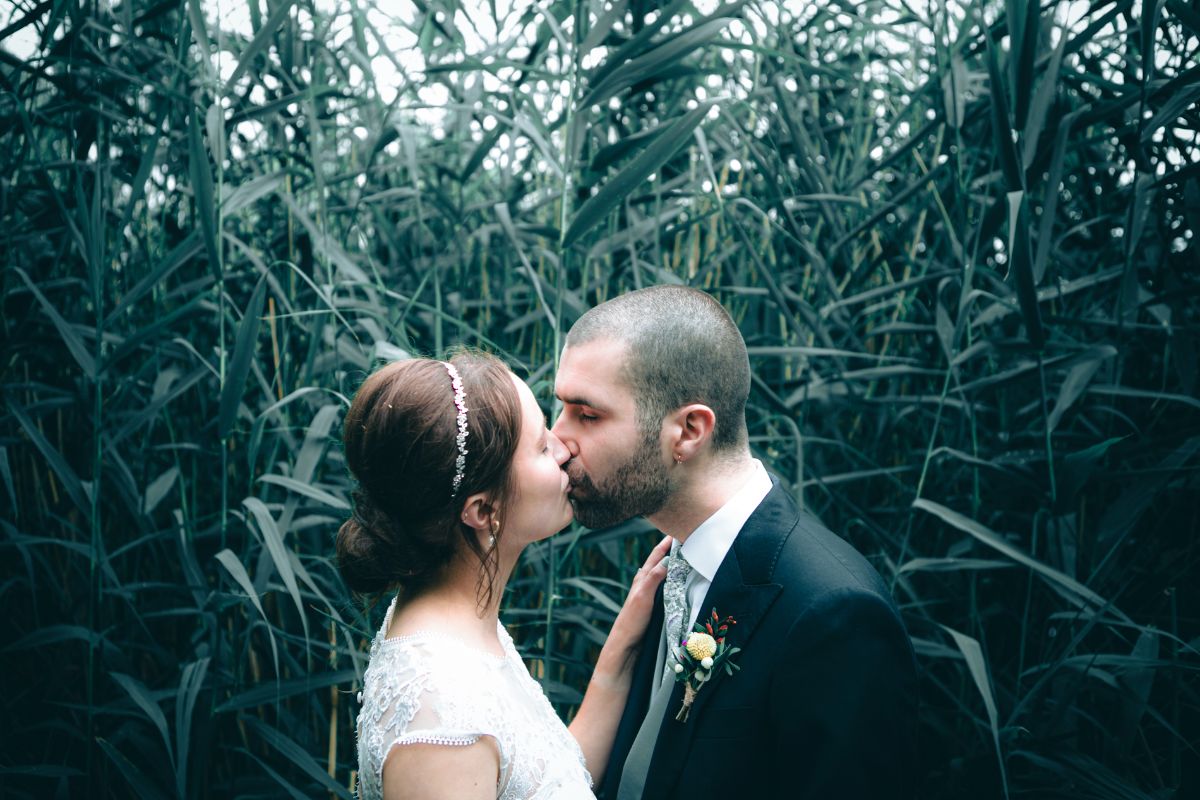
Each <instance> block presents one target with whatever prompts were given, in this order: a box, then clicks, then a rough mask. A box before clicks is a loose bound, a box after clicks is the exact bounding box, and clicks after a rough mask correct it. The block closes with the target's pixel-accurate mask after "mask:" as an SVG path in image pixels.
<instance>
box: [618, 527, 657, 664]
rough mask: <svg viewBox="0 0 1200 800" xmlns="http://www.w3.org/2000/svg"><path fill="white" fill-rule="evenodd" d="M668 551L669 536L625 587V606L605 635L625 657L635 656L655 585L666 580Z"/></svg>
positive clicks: (655, 588)
mask: <svg viewBox="0 0 1200 800" xmlns="http://www.w3.org/2000/svg"><path fill="white" fill-rule="evenodd" d="M670 551H671V537H670V536H664V537H663V540H662V541H661V542H659V543H658V544H657V545H655V546H654V549H653V550H651V551H650V555H649V557H647V558H646V562H645V563H644V564H642V567H641V569H639V570H638V571H637V574H636V575H634V576H633V583H632V584H630V586H629V594H628V595H626V597H625V605H623V606H622V607H621V613H619V614H617V619H616V620H615V621H614V622H613V626H612V630H611V631H610V632H609V634H608V642H607V643H606V648H607V646H608V645H613V646H615V647H617V648H618V649H619V651H622V652H624V653H626V654H629V655H632V654H635V653H636V652H637V651H638V649H639V647H640V646H641V643H642V638H643V637H644V636H645V634H646V626H647V625H648V624H649V622H650V614H651V612H652V611H653V610H654V595H655V592H657V591H658V585H659V584H660V583H662V582H663V579H664V578H666V577H667V562H666V559H667V554H668V553H669V552H670Z"/></svg>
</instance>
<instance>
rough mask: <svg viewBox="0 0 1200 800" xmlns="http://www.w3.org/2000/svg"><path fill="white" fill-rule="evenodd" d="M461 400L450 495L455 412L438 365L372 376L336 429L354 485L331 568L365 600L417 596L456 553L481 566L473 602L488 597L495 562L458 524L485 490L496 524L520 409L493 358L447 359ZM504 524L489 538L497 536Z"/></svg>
mask: <svg viewBox="0 0 1200 800" xmlns="http://www.w3.org/2000/svg"><path fill="white" fill-rule="evenodd" d="M450 363H452V364H453V365H454V367H455V369H457V371H458V373H459V375H460V376H461V377H462V382H463V389H464V391H465V394H466V406H467V409H468V411H467V428H468V431H469V435H468V436H467V439H466V449H467V457H466V464H465V466H464V469H463V478H462V483H461V485H460V486H459V489H458V491H457V492H454V490H453V483H454V475H455V459H456V458H457V457H458V445H457V443H456V441H455V437H456V435H457V434H458V429H457V426H456V421H457V415H458V410H457V408H455V405H454V389H453V387H452V386H451V378H450V375H449V374H448V371H447V370H446V366H445V364H444V363H442V362H440V361H434V360H432V359H427V358H413V359H408V360H405V361H397V362H394V363H391V364H388V365H386V366H384V367H381V368H379V369H378V370H376V371H375V372H374V373H372V374H371V375H370V376H369V377H368V378H367V379H366V381H364V382H363V384H362V386H361V387H359V389H358V392H357V394H355V396H354V402H353V403H351V405H350V410H349V411H348V412H347V413H346V421H345V425H344V427H343V431H342V441H343V444H344V446H345V455H346V464H347V466H348V467H349V468H350V472H351V474H353V476H354V478H355V480H356V481H357V482H358V486H357V488H356V489H355V491H354V513H353V516H351V517H350V519H348V520H346V522H345V523H343V524H342V527H341V529H340V530H339V531H338V535H337V560H338V569H339V570H340V571H341V573H342V578H343V579H344V580H345V582H346V585H347V586H348V587H349V588H350V589H351V590H352V591H355V592H358V593H360V594H365V595H371V594H377V593H379V592H383V591H386V590H389V589H396V588H400V589H403V590H405V591H412V590H418V589H420V588H422V587H424V586H427V585H429V584H430V583H431V582H433V581H434V580H436V578H437V576H438V575H439V574H440V573H441V571H442V569H443V568H444V567H445V566H446V565H447V564H448V563H449V562H450V559H451V558H452V557H453V556H454V553H455V552H456V551H457V550H458V549H459V548H460V547H466V548H467V549H468V550H469V551H470V552H472V553H474V554H475V556H476V557H477V558H478V559H479V563H480V583H479V594H480V603H481V604H488V603H490V602H491V601H492V599H493V594H494V586H493V584H494V581H495V576H496V567H497V556H496V546H495V544H494V543H493V544H492V545H491V546H489V547H484V546H483V545H481V544H480V542H479V537H478V536H477V535H476V533H475V531H474V530H472V529H471V528H470V527H468V526H467V525H466V524H464V523H463V521H462V519H461V517H460V512H461V511H462V506H463V501H464V500H465V499H466V498H467V497H469V496H470V495H472V494H475V493H477V492H485V493H487V494H488V495H489V497H490V498H491V502H492V505H493V507H494V508H495V509H497V514H498V516H499V517H500V518H501V519H503V517H504V514H503V509H504V507H505V505H506V500H507V499H508V498H509V497H510V496H511V495H512V460H513V454H514V453H515V452H516V448H517V441H518V439H519V438H520V431H521V405H520V399H519V397H518V395H517V390H516V387H515V386H514V385H513V382H512V378H511V377H510V375H511V373H510V372H509V370H508V368H507V367H505V366H504V364H503V363H502V362H501V361H499V360H498V359H496V358H495V357H493V356H490V355H487V354H485V353H478V352H460V353H458V354H457V355H455V356H454V357H453V358H451V360H450ZM502 533H503V528H501V529H500V530H499V531H497V532H496V539H497V540H499V537H500V536H501V535H502Z"/></svg>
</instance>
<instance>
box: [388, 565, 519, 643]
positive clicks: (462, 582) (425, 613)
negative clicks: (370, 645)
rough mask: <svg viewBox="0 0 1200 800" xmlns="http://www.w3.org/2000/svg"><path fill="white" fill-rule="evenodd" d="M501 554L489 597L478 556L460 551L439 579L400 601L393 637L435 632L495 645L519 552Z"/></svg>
mask: <svg viewBox="0 0 1200 800" xmlns="http://www.w3.org/2000/svg"><path fill="white" fill-rule="evenodd" d="M499 555H500V558H499V563H498V564H497V568H496V575H495V579H494V580H493V581H492V582H491V593H490V595H489V592H488V579H487V574H486V573H485V572H484V571H483V569H482V567H481V566H480V563H479V557H478V556H476V555H475V554H474V553H470V552H466V553H462V552H460V553H459V554H457V555H456V556H455V557H454V558H453V559H452V560H451V562H450V563H449V564H447V565H446V569H445V571H444V572H443V573H442V576H441V577H440V579H439V580H437V581H436V582H434V583H433V584H432V585H430V586H428V587H426V588H425V589H424V590H422V591H421V592H419V593H417V594H415V595H412V596H409V597H403V598H401V606H400V607H399V608H397V609H396V615H395V617H394V619H393V621H392V631H391V633H390V635H391V636H396V635H403V634H404V633H405V632H411V631H414V630H420V629H426V630H428V629H435V630H439V631H446V632H450V633H453V634H456V635H458V636H467V637H470V638H473V639H476V640H478V641H480V642H495V641H496V623H497V621H498V619H499V616H500V599H501V597H503V595H504V587H505V586H506V585H507V584H508V578H509V575H511V574H512V570H513V567H514V566H515V564H516V560H517V558H516V556H517V555H519V553H518V554H507V555H506V554H505V553H504V552H503V551H502V552H501V553H500V554H499Z"/></svg>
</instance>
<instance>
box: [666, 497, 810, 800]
mask: <svg viewBox="0 0 1200 800" xmlns="http://www.w3.org/2000/svg"><path fill="white" fill-rule="evenodd" d="M772 482H773V483H775V485H774V486H773V487H772V489H771V491H770V492H769V493H768V494H767V496H766V498H764V499H763V501H762V503H761V504H760V505H759V507H758V508H757V509H755V511H754V513H753V514H751V515H750V518H749V519H748V520H746V524H745V525H744V526H743V527H742V530H741V531H740V532H739V533H738V536H737V538H736V539H735V540H734V543H733V547H731V548H730V549H729V553H728V554H726V556H725V560H724V561H722V562H721V566H720V568H719V569H718V570H717V574H716V576H715V577H714V578H713V582H712V586H710V587H709V590H708V594H707V595H706V596H705V598H704V605H703V607H702V608H701V609H700V613H699V614H698V615H697V617H696V619H697V620H703V619H705V618H706V617H708V616H711V614H712V611H713V609H716V612H717V613H718V614H719V615H720V616H721V618H722V619H723V618H725V617H727V616H732V617H733V618H734V619H735V620H736V621H737V624H736V625H733V626H732V627H731V628H730V631H729V633H728V634H727V641H728V642H729V644H731V645H733V646H735V647H742V648H745V647H747V646H748V645H749V644H750V642H751V638H752V637H753V635H754V631H755V629H756V628H757V627H758V624H759V622H761V621H762V618H763V616H764V615H765V614H766V612H767V610H768V609H769V608H770V607H771V604H772V603H773V602H774V601H775V598H776V596H778V594H779V592H780V590H781V589H782V588H783V587H782V586H780V585H779V584H777V583H770V582H769V581H770V576H771V574H772V573H773V571H774V567H775V560H776V559H777V558H778V556H779V551H780V549H781V548H782V545H783V542H784V540H785V539H786V538H787V536H788V534H789V533H790V532H791V530H792V529H793V528H794V527H795V526H796V522H797V520H798V513H797V511H796V507H795V505H794V504H793V503H792V502H791V498H789V497H788V496H787V493H786V492H785V491H784V489H783V488H782V487H781V486H780V485H779V483H778V482H777V481H775V479H774V478H772ZM734 660H735V662H736V661H737V656H734ZM727 680H732V681H736V680H738V673H736V672H735V673H734V675H733V677H729V676H727V675H726V674H725V672H724V670H722V671H721V672H719V673H718V674H717V675H714V676H713V677H712V679H711V680H709V681H708V683H706V684H705V685H704V687H703V688H702V689H701V690H700V692H699V694H697V695H696V699H695V700H694V702H693V703H692V709H691V712H690V713H689V715H688V720H687V722H676V721H675V714H676V713H678V711H679V709H680V707H681V706H682V705H683V684H682V683H676V684H675V687H674V690H673V692H672V695H671V700H670V703H669V704H668V706H667V711H666V713H665V714H664V715H663V720H662V725H661V727H660V728H659V734H658V743H657V744H656V746H655V748H654V756H653V758H652V760H651V762H650V770H649V775H647V777H646V790H645V792H644V793H643V797H667V796H668V795H669V794H670V791H671V789H672V787H674V786H675V784H676V783H677V781H678V780H679V777H680V774H681V771H682V769H683V764H684V761H685V760H686V758H687V754H688V751H689V750H690V749H691V744H692V738H693V737H694V736H695V735H696V731H697V730H698V729H699V728H700V726H701V725H704V724H705V723H706V720H705V717H704V710H705V708H706V707H707V706H708V704H709V703H710V702H711V701H712V699H713V697H715V696H716V694H717V693H718V692H719V691H721V687H722V684H723V683H724V682H725V681H727Z"/></svg>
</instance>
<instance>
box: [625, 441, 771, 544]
mask: <svg viewBox="0 0 1200 800" xmlns="http://www.w3.org/2000/svg"><path fill="white" fill-rule="evenodd" d="M685 468H686V469H687V470H688V472H687V473H686V475H685V476H683V478H682V479H681V480H680V481H679V484H678V486H677V488H676V489H675V490H674V491H673V492H672V493H671V496H670V497H669V498H668V499H667V502H666V503H665V504H664V505H663V507H662V508H661V509H659V511H657V512H656V513H654V514H651V515H650V516H648V517H647V519H648V520H649V521H650V523H651V524H652V525H654V527H656V528H658V529H659V530H660V531H662V532H663V533H665V534H667V535H668V536H671V537H673V538H675V539H676V540H678V541H679V542H681V543H682V542H686V541H687V538H688V537H689V536H691V535H692V531H694V530H696V528H698V527H700V523H702V522H704V520H706V519H708V518H709V517H711V516H712V515H713V514H715V513H716V512H717V511H718V510H720V508H721V506H723V505H725V504H726V503H727V502H729V499H730V498H731V497H733V496H734V495H735V494H737V493H738V492H739V491H740V490H741V489H742V487H743V486H745V485H746V481H748V480H750V477H751V476H752V475H753V474H754V459H753V457H752V456H751V455H750V453H749V452H746V453H741V454H738V455H737V456H734V457H732V458H729V457H726V458H723V459H711V460H708V461H706V462H705V463H694V464H687V465H685Z"/></svg>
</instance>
